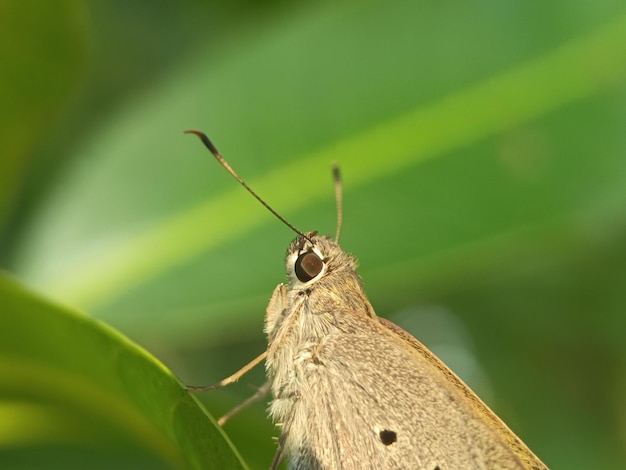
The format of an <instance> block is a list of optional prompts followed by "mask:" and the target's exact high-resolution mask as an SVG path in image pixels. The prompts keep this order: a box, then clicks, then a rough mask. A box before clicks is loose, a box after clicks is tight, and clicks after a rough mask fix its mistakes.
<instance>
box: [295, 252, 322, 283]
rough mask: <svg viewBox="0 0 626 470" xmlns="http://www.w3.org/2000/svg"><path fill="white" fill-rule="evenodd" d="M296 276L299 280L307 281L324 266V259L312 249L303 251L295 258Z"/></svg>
mask: <svg viewBox="0 0 626 470" xmlns="http://www.w3.org/2000/svg"><path fill="white" fill-rule="evenodd" d="M295 268H296V276H297V277H298V279H299V280H300V281H301V282H308V281H310V280H311V279H313V278H314V277H316V276H317V275H318V274H319V273H321V272H322V269H323V268H324V261H322V258H320V257H319V256H317V255H316V254H315V253H313V252H312V251H309V252H307V253H303V254H301V255H300V256H298V259H297V260H296V265H295Z"/></svg>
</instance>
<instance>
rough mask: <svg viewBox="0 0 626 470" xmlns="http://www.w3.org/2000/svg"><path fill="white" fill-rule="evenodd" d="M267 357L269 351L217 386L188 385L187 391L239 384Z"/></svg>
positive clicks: (202, 390) (214, 388) (201, 390)
mask: <svg viewBox="0 0 626 470" xmlns="http://www.w3.org/2000/svg"><path fill="white" fill-rule="evenodd" d="M266 356H267V351H264V352H263V353H262V354H260V355H259V356H258V357H256V358H254V359H252V360H251V361H250V362H249V363H248V364H246V365H245V366H243V367H242V368H241V369H239V370H238V371H237V372H235V373H234V374H232V375H229V376H228V377H226V378H225V379H222V380H220V381H219V382H218V383H216V384H211V385H186V386H185V388H186V389H187V390H189V391H192V392H206V391H207V390H216V389H218V388H222V387H225V386H226V385H229V384H232V383H233V382H237V380H239V379H240V378H241V377H242V376H243V375H244V374H246V373H248V372H249V371H250V370H251V369H254V368H255V367H256V366H258V365H259V364H260V363H261V361H263V360H264V359H265V357H266ZM263 387H265V385H263ZM263 387H261V388H263ZM268 390H269V385H268Z"/></svg>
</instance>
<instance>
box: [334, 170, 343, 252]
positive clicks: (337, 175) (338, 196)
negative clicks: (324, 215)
mask: <svg viewBox="0 0 626 470" xmlns="http://www.w3.org/2000/svg"><path fill="white" fill-rule="evenodd" d="M333 181H334V182H335V202H336V203H337V231H336V232H335V243H339V235H340V234H341V225H342V224H343V195H342V187H341V171H340V170H339V165H338V164H337V163H333Z"/></svg>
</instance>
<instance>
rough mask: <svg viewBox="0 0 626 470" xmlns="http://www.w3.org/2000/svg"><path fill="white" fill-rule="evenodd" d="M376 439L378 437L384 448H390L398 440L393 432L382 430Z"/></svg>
mask: <svg viewBox="0 0 626 470" xmlns="http://www.w3.org/2000/svg"><path fill="white" fill-rule="evenodd" d="M378 437H380V442H382V443H383V444H385V445H386V446H390V445H391V444H393V443H394V442H396V441H397V440H398V436H397V434H396V433H395V432H393V431H389V430H388V429H383V430H382V431H380V432H379V433H378Z"/></svg>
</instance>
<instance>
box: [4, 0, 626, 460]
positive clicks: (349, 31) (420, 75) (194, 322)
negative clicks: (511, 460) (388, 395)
mask: <svg viewBox="0 0 626 470" xmlns="http://www.w3.org/2000/svg"><path fill="white" fill-rule="evenodd" d="M40 3H41V4H42V5H44V4H45V3H44V2H40ZM45 5H47V4H45ZM0 11H1V12H2V15H0V26H2V27H0V31H2V32H1V33H0V34H1V35H2V38H3V41H2V45H1V46H0V47H1V48H2V49H3V52H4V56H5V57H6V59H5V67H6V68H7V70H9V71H10V73H6V74H1V76H0V83H2V85H3V86H2V88H1V92H0V93H1V94H2V95H1V96H3V97H4V96H6V102H7V103H8V105H7V106H4V104H3V106H1V107H0V119H1V120H2V122H3V123H4V125H3V126H1V127H2V129H3V131H2V135H3V139H4V142H5V143H6V145H5V146H4V148H5V151H4V153H3V157H2V160H0V165H1V166H0V170H1V171H0V181H2V186H1V188H0V209H1V211H0V222H1V223H2V231H1V233H0V242H1V243H2V245H1V246H0V262H1V263H2V266H3V267H4V268H5V269H6V270H8V271H10V272H12V273H13V274H15V275H16V276H18V277H19V278H20V279H21V280H22V281H23V282H25V283H27V284H29V285H30V286H32V287H34V288H35V289H37V290H39V291H41V292H43V293H45V294H46V295H47V296H50V297H53V298H55V299H58V300H60V301H62V302H63V303H65V304H69V305H73V306H76V307H78V308H80V309H82V310H84V311H86V312H87V313H88V314H91V315H93V316H94V317H96V318H98V319H99V320H102V321H104V322H106V323H108V324H110V325H112V326H113V327H115V328H117V329H119V330H120V331H121V332H123V333H124V334H125V335H127V336H129V337H130V338H131V339H132V340H134V341H136V342H138V343H139V344H141V345H142V346H144V347H146V348H147V349H148V350H149V351H150V352H152V353H153V354H154V355H156V356H157V357H158V358H159V359H161V360H162V361H163V362H164V363H165V364H167V365H168V366H169V368H171V369H172V370H173V371H174V373H175V374H176V375H177V376H178V377H180V378H181V380H183V381H185V382H193V383H200V382H213V381H217V380H219V379H220V378H222V377H224V376H226V375H228V374H230V373H232V372H233V371H234V370H236V369H237V368H238V367H240V366H242V365H243V364H245V363H246V362H247V361H249V360H250V359H252V358H253V357H255V356H256V355H257V354H258V353H260V352H261V351H262V350H263V348H264V338H263V334H262V323H263V313H264V309H265V304H266V302H267V300H268V299H269V296H270V294H271V292H272V289H273V288H274V286H275V285H276V284H277V283H278V282H280V281H282V280H283V279H284V266H283V255H284V250H285V248H286V246H287V243H288V242H289V241H290V239H291V238H292V237H293V233H290V232H289V230H288V229H287V228H286V227H284V226H283V225H282V224H280V223H279V222H278V221H276V220H275V219H273V218H272V217H271V215H269V214H268V213H267V211H265V210H264V209H263V208H262V207H261V206H259V205H258V203H257V202H256V201H254V200H253V199H252V198H251V197H250V196H249V195H248V194H246V193H245V192H244V191H243V189H241V188H240V187H239V186H238V185H237V184H236V183H235V182H234V181H232V179H231V178H230V177H229V176H228V175H227V174H226V173H225V172H224V171H223V170H222V169H221V168H219V167H218V166H217V165H216V164H215V162H214V161H212V160H211V157H210V155H209V154H208V152H206V151H205V150H204V149H203V148H202V147H201V145H200V144H199V143H198V142H197V140H196V139H194V138H192V137H190V136H184V135H183V134H182V133H181V131H182V130H183V129H185V128H190V127H197V128H200V129H202V130H204V131H206V132H207V133H208V134H209V135H210V136H211V138H212V139H213V140H214V141H215V143H216V145H217V146H218V148H220V150H221V152H222V154H224V155H225V156H226V157H227V158H228V159H229V161H230V163H231V164H232V165H233V166H234V167H235V168H236V169H237V171H238V172H239V173H240V174H241V175H242V176H243V177H244V178H245V179H246V180H247V181H248V183H249V184H250V185H251V186H253V187H254V188H255V189H256V190H257V191H258V192H259V193H260V194H261V195H262V196H263V197H264V198H265V199H266V200H267V201H268V202H269V203H270V204H271V205H273V206H274V208H275V209H276V210H278V211H279V212H281V214H283V215H284V216H285V217H286V218H287V219H289V220H290V221H291V222H292V223H293V224H294V225H296V226H297V227H299V228H300V229H302V230H314V229H317V230H320V231H321V232H324V233H332V232H333V231H334V220H335V210H334V202H333V189H332V180H331V176H330V169H329V168H330V164H331V163H332V162H333V161H337V162H339V163H340V164H341V166H342V170H343V174H344V188H345V195H344V201H345V207H344V213H345V223H344V229H343V234H342V246H343V247H344V248H345V249H346V250H348V251H351V252H353V253H354V254H355V255H356V256H357V257H358V258H359V259H360V261H361V265H362V268H361V274H362V276H363V278H364V282H365V286H366V290H367V292H368V295H369V297H370V300H371V301H372V303H373V305H374V306H375V308H376V309H377V311H378V313H379V314H380V315H383V316H386V317H389V318H391V319H392V320H394V321H396V322H398V323H400V324H401V325H402V326H404V327H405V328H407V329H409V330H410V331H411V332H412V333H413V334H414V335H415V336H416V337H418V338H419V339H421V340H422V341H424V342H425V343H426V344H427V345H428V346H430V347H431V348H433V349H434V350H435V352H436V353H437V354H439V355H440V356H441V357H442V358H443V359H444V360H445V361H446V362H448V363H449V364H450V365H451V367H452V368H453V369H454V370H455V371H457V372H458V373H459V374H460V375H461V376H462V377H464V378H465V379H466V380H467V381H468V382H469V383H470V384H471V385H472V386H473V387H474V388H475V389H476V390H477V391H478V392H479V394H480V395H481V396H483V397H484V398H485V400H486V401H487V402H488V403H489V404H490V405H491V406H492V407H493V408H494V409H495V410H496V411H497V412H498V413H499V414H500V415H501V416H502V417H503V419H504V420H505V421H506V422H507V423H509V424H510V426H511V427H512V428H513V429H514V430H515V431H516V432H517V433H518V434H519V435H520V436H521V437H522V438H523V439H524V440H525V441H526V442H527V443H528V444H529V446H530V447H531V448H532V449H533V450H534V451H535V452H536V453H537V454H538V455H539V456H541V457H542V458H543V459H544V460H545V462H546V463H547V464H548V465H549V466H551V467H554V468H568V469H576V468H580V469H586V468H621V467H624V466H625V465H626V456H625V455H624V452H623V449H624V448H626V409H625V408H624V407H625V403H626V402H624V400H623V398H622V397H623V396H624V395H625V394H626V367H625V362H626V325H625V323H626V320H625V318H626V315H625V312H626V289H624V288H623V284H624V282H625V281H626V248H625V246H626V245H625V244H624V238H625V237H626V159H625V158H624V155H625V153H626V137H625V136H626V133H625V132H624V128H625V126H626V6H624V5H623V2H620V1H617V0H615V1H609V0H602V1H598V2H569V3H564V2H557V1H553V0H547V1H545V0H544V1H538V0H537V1H521V0H520V1H512V2H498V1H495V0H490V1H484V2H478V1H470V2H462V1H456V0H454V1H452V2H445V3H441V2H439V3H437V2H435V3H433V2H423V1H416V2H405V3H395V4H390V3H389V2H380V1H369V2H361V3H345V4H338V3H336V2H322V3H319V2H315V3H313V2H309V3H301V2H300V3H298V4H295V3H294V4H290V3H286V2H273V3H245V2H240V3H237V4H231V3H229V2H217V3H204V2H193V1H186V2H176V3H171V2H164V1H160V2H151V3H149V4H148V3H146V4H144V5H141V6H139V5H138V4H136V3H131V2H121V1H117V2H107V3H106V4H105V3H102V2H95V1H87V2H79V1H69V0H67V1H64V2H55V7H50V6H48V7H45V8H44V7H43V6H42V7H41V8H38V9H35V8H32V7H31V8H30V9H28V10H25V7H24V6H20V5H19V4H18V3H17V2H12V3H9V2H6V3H4V4H3V5H2V7H0ZM20 22H21V23H20ZM5 23H6V24H5ZM8 24H11V27H10V28H9V27H6V25H8ZM4 102H5V99H4V98H3V103H4ZM25 295H27V294H25ZM3 302H4V301H3V300H2V299H0V306H3V305H4V303H3ZM13 321H14V318H13V317H12V316H11V315H10V312H8V311H7V310H5V309H4V308H0V328H1V327H2V326H3V324H6V325H11V324H12V322H13ZM31 327H32V328H33V329H36V328H37V324H33V325H32V326H31ZM23 334H24V336H25V344H29V343H28V339H27V338H28V336H29V333H28V332H26V331H25V332H24V333H23ZM51 334H54V332H51ZM34 336H35V337H36V336H37V335H34ZM69 350H74V351H76V349H72V348H70V349H69ZM77 354H79V352H77ZM2 359H3V358H0V364H2ZM36 366H37V364H33V367H36ZM259 369H261V368H259ZM0 373H4V372H3V370H2V369H0ZM42 380H44V379H43V378H42ZM5 381H10V377H9V376H8V374H5V375H4V376H2V382H5ZM262 382H263V371H262V370H255V371H254V372H253V373H251V375H250V376H249V377H248V376H246V377H245V378H244V379H242V381H241V383H240V384H238V385H234V386H232V387H231V388H229V389H225V390H220V391H216V392H211V393H208V394H205V395H203V396H202V397H201V398H202V400H203V402H204V403H205V405H206V406H207V408H208V409H209V410H210V411H211V412H212V413H214V414H217V415H219V414H220V413H222V412H224V411H226V410H227V409H229V408H230V407H231V406H233V405H235V404H236V403H237V402H238V401H240V400H241V399H243V398H245V397H246V396H248V395H250V394H251V393H253V391H254V386H259V385H260V384H261V383H262ZM11 390H12V389H9V388H0V399H2V400H3V403H4V402H6V403H9V404H10V403H13V402H14V401H16V399H19V400H18V401H21V402H24V401H27V400H28V395H26V396H17V397H16V396H15V393H14V392H12V391H11ZM69 397H70V398H71V394H70V395H69ZM68 399H69V398H68ZM0 413H2V415H3V416H5V417H6V416H12V417H14V418H12V419H14V421H15V425H16V426H18V425H19V419H18V418H19V414H18V413H13V414H11V413H12V411H11V408H10V407H9V406H5V405H2V407H0ZM2 419H3V422H7V420H6V419H4V418H2ZM226 431H227V433H228V434H229V436H230V438H231V440H232V441H233V442H234V444H235V445H236V446H237V447H238V448H239V449H240V450H241V453H242V454H243V456H244V459H245V460H246V461H247V462H248V464H249V465H250V466H251V467H252V468H266V467H267V466H268V463H269V462H270V461H271V458H272V455H273V451H274V448H275V444H274V443H273V441H272V439H271V438H272V436H275V435H277V431H276V430H275V429H273V427H272V425H271V424H270V423H269V422H268V421H267V419H266V418H265V412H264V405H262V404H259V405H258V406H255V407H252V408H250V409H249V410H247V411H245V412H243V413H242V414H240V415H239V416H237V417H236V418H234V419H233V420H232V421H231V422H230V423H228V424H227V426H226ZM53 438H54V434H53V433H52V432H51V435H50V438H49V439H46V438H45V436H44V437H43V438H42V436H41V435H40V436H38V439H37V440H33V441H32V442H30V443H26V444H25V443H24V442H21V444H20V447H17V446H16V445H14V443H13V441H11V440H9V439H6V440H5V441H0V463H2V464H3V465H2V466H3V468H4V467H6V468H22V467H24V465H25V464H24V462H28V460H25V459H30V458H36V457H37V455H40V456H42V457H41V460H42V461H45V462H47V463H49V464H50V467H51V468H52V467H53V466H54V465H57V466H60V467H62V468H72V467H71V466H70V462H71V460H72V456H73V454H72V453H76V452H81V453H83V457H84V458H88V457H89V455H91V454H89V452H90V449H91V450H93V452H95V453H96V454H97V451H98V449H100V450H101V448H102V447H101V446H99V445H98V444H99V442H100V441H101V440H102V441H106V439H100V438H95V437H94V439H93V440H91V441H90V442H89V443H88V444H86V443H85V444H84V445H82V446H78V445H76V446H74V447H73V448H72V453H70V454H69V455H68V452H65V451H63V449H61V450H59V449H57V447H55V445H54V444H55V443H56V441H55V440H54V439H53ZM81 442H82V441H81ZM78 448H80V449H82V450H80V451H79V450H77V449H78ZM133 449H134V447H133V446H132V445H130V444H129V445H128V448H127V451H126V452H125V453H124V455H121V454H120V455H119V456H117V457H119V458H118V460H117V461H116V464H119V465H129V466H130V467H132V463H133V462H136V459H141V458H143V457H142V456H144V454H145V450H144V449H140V448H139V447H137V451H136V452H137V454H136V455H135V454H134V453H133ZM97 455H99V454H97ZM154 458H157V457H154ZM134 459H135V460H134ZM128 462H131V463H128Z"/></svg>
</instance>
